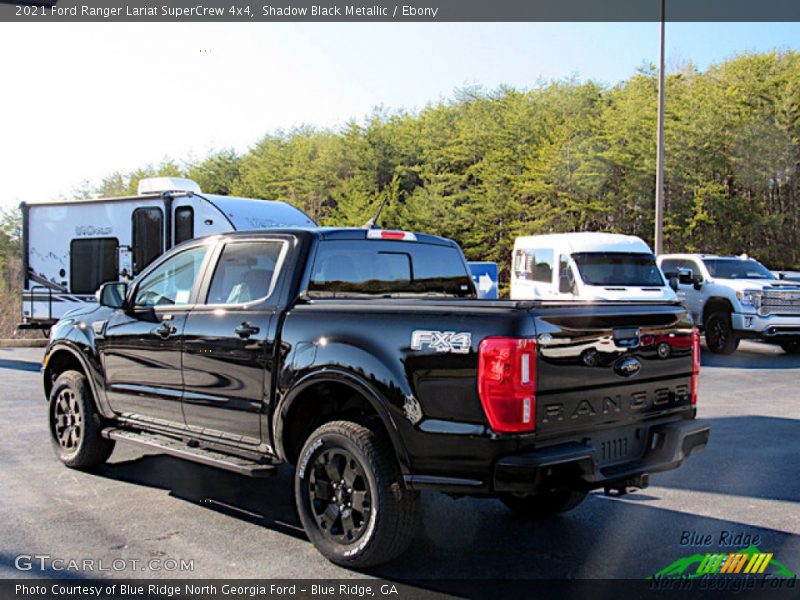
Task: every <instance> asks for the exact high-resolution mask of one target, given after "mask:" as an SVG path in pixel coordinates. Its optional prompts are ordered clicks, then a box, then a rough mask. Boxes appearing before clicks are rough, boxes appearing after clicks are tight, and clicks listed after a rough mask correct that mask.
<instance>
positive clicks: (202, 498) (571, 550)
mask: <svg viewBox="0 0 800 600" xmlns="http://www.w3.org/2000/svg"><path fill="white" fill-rule="evenodd" d="M710 421H711V425H712V436H711V441H710V443H709V447H708V448H707V449H706V450H705V451H704V452H702V453H700V454H699V455H697V456H694V457H692V458H690V459H689V460H688V461H687V463H686V464H685V465H684V466H683V467H682V468H681V469H679V470H677V471H673V472H670V473H664V474H658V475H655V476H654V477H653V481H652V485H653V486H654V487H653V488H651V489H650V490H647V491H645V492H644V493H640V494H635V495H631V496H627V497H624V498H623V499H622V500H617V499H611V498H606V497H604V496H603V495H602V494H598V493H593V494H591V495H590V496H589V498H588V499H587V500H586V502H584V503H583V504H582V505H581V506H580V507H578V508H577V509H576V510H574V511H573V512H571V513H569V514H568V515H562V516H557V517H553V518H549V519H543V520H540V521H529V520H524V519H521V518H518V517H516V516H515V515H513V514H512V513H511V512H510V511H508V510H507V509H506V508H505V507H504V506H503V505H502V504H501V503H500V502H498V501H496V500H487V499H473V498H463V499H460V500H453V499H451V498H449V497H447V496H444V495H442V494H435V493H425V494H423V519H422V526H421V528H420V531H419V532H418V533H417V536H416V538H415V540H414V542H413V545H412V550H411V551H409V552H408V553H406V554H405V555H404V556H403V557H402V558H401V559H399V560H397V561H395V562H393V563H391V564H388V565H384V566H381V567H379V568H375V569H370V570H368V571H367V574H369V575H374V576H376V577H381V578H385V579H389V580H391V581H395V582H398V583H402V584H404V585H410V586H416V587H421V588H423V589H429V590H433V591H441V592H447V593H456V594H462V593H465V594H466V595H467V596H468V597H469V596H470V595H471V594H470V589H469V585H470V584H469V583H468V582H467V583H465V582H464V581H463V580H469V579H476V578H480V579H502V580H514V579H530V578H551V579H552V578H635V579H641V578H643V577H646V576H648V575H651V574H653V573H655V572H657V571H659V570H661V569H663V568H665V567H667V566H668V565H670V564H671V563H672V562H673V561H675V560H678V559H679V558H682V557H685V556H689V555H692V554H694V553H696V552H700V553H705V552H712V551H716V552H725V550H726V549H725V548H722V547H720V546H719V545H718V540H717V538H719V536H720V535H721V534H722V532H726V531H729V532H734V534H736V533H742V534H746V535H749V536H750V538H751V539H752V538H753V536H756V535H757V536H758V537H759V539H758V541H757V542H756V543H755V545H757V546H758V547H759V548H760V549H761V550H762V551H764V552H773V553H774V554H775V559H776V560H780V561H781V562H782V563H783V564H785V565H787V567H789V568H790V569H793V570H797V569H798V568H800V536H798V535H794V534H792V533H787V532H785V531H778V530H774V529H769V528H766V527H758V526H754V525H752V524H750V519H749V515H751V514H758V511H760V510H761V509H760V508H758V507H756V508H755V509H753V508H752V507H751V508H741V509H739V508H736V507H735V506H734V507H731V508H730V509H729V510H727V512H726V515H729V516H730V518H729V519H717V518H711V517H706V516H702V515H697V514H694V513H693V512H692V508H691V504H690V505H688V506H687V507H686V509H685V510H684V509H681V510H675V509H674V507H675V505H676V503H677V505H678V506H681V504H680V503H681V502H683V500H681V499H676V498H671V499H670V500H669V502H670V507H669V508H667V507H662V506H659V505H658V504H657V503H658V502H660V501H661V499H662V493H663V492H661V493H660V492H659V489H658V488H673V489H680V490H691V491H696V492H698V491H699V492H706V493H712V494H723V495H736V496H744V497H752V498H758V499H770V500H780V501H783V502H797V501H799V500H800V483H798V481H796V480H794V479H793V478H792V477H787V473H788V472H789V471H790V470H791V469H790V468H788V469H787V457H789V456H793V455H796V452H790V451H789V450H787V446H785V445H783V444H786V443H792V444H794V443H797V444H800V421H798V420H793V419H778V418H769V417H731V418H719V419H710ZM743 431H746V432H748V434H747V437H746V439H743V438H742V432H743ZM96 474H98V475H101V476H104V477H109V478H112V479H115V480H119V481H125V482H130V483H133V484H136V485H145V486H150V487H155V488H160V489H164V490H167V491H168V492H169V494H170V495H171V496H174V497H176V498H180V499H183V500H186V501H188V502H192V503H195V504H199V505H201V506H204V507H207V508H208V509H209V510H214V511H216V512H219V513H223V514H226V515H228V516H231V517H234V518H236V519H240V520H242V521H244V522H247V523H252V524H254V525H256V526H260V527H265V528H268V529H270V530H273V531H277V532H279V533H282V534H285V535H289V536H292V537H293V538H296V539H300V540H307V538H306V536H305V533H304V532H303V529H302V527H301V525H300V522H299V519H298V518H297V514H296V511H295V507H294V498H293V489H292V488H293V469H292V468H291V467H288V466H287V467H280V468H279V469H278V471H277V474H276V475H275V476H274V477H271V478H267V479H250V478H246V477H242V476H240V475H236V474H233V473H228V472H225V471H220V470H217V469H214V468H211V467H206V466H203V465H199V464H195V463H189V462H185V461H182V460H179V459H176V458H172V457H169V456H165V455H153V454H148V455H143V456H140V457H138V458H135V459H133V460H125V461H122V462H117V463H109V464H107V465H105V466H104V467H102V468H101V469H99V470H98V471H96ZM705 501H706V500H705V499H703V498H701V499H699V500H698V499H697V498H695V499H692V500H691V502H692V503H694V504H696V503H697V502H705ZM776 510H782V508H781V507H780V506H777V507H776ZM752 511H756V512H755V513H753V512H752ZM787 518H788V515H787ZM756 522H758V520H757V519H756ZM683 532H698V533H700V534H703V535H705V534H710V535H711V536H712V538H714V540H715V541H714V546H713V547H710V548H697V547H687V546H683V545H681V536H682V534H683ZM747 545H749V544H748V543H743V544H742V546H736V547H731V548H729V549H728V551H733V550H738V549H739V548H740V547H746V546H747ZM342 575H343V576H345V575H346V576H352V574H351V573H350V574H348V573H347V572H345V571H342ZM472 592H473V593H474V590H472Z"/></svg>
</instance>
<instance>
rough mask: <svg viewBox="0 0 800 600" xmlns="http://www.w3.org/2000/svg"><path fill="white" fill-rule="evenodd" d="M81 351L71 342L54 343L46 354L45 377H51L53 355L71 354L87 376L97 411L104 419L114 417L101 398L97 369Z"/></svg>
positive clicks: (103, 397)
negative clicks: (96, 376)
mask: <svg viewBox="0 0 800 600" xmlns="http://www.w3.org/2000/svg"><path fill="white" fill-rule="evenodd" d="M85 348H86V349H88V348H89V346H86V347H85ZM81 350H82V348H81V347H80V346H79V345H77V344H75V343H74V342H72V341H70V340H58V341H56V342H54V343H53V344H52V345H51V346H50V347H48V348H47V351H46V352H45V356H46V357H47V365H46V366H45V367H44V368H43V375H44V377H47V376H48V375H49V373H50V360H51V359H52V357H53V355H55V354H60V353H61V352H67V353H68V354H71V355H72V357H73V358H75V359H76V360H77V361H78V363H79V364H80V365H81V368H82V369H83V374H84V375H85V376H86V379H87V380H88V382H89V388H90V389H91V390H92V397H93V399H94V403H95V406H96V407H97V410H98V411H99V412H100V414H102V415H103V416H104V417H110V416H112V415H113V411H111V409H110V407H109V406H108V404H107V402H106V400H105V396H102V397H101V395H100V394H99V393H98V387H97V380H96V378H95V375H96V369H95V368H94V367H93V366H92V365H91V363H90V362H89V361H88V360H87V359H86V356H84V353H83V352H81ZM43 383H44V384H45V385H46V381H43ZM45 400H47V401H49V400H50V399H49V398H48V397H47V394H45Z"/></svg>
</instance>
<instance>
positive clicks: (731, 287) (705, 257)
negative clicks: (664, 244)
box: [658, 254, 800, 354]
mask: <svg viewBox="0 0 800 600" xmlns="http://www.w3.org/2000/svg"><path fill="white" fill-rule="evenodd" d="M658 266H659V267H661V270H662V271H663V272H664V275H665V276H666V277H667V279H668V280H669V282H670V286H672V288H673V289H674V290H675V291H676V292H677V294H678V298H679V299H680V300H681V301H682V302H683V303H684V305H685V306H686V307H687V308H688V309H689V311H690V312H691V313H692V317H694V319H695V322H696V323H699V324H702V327H703V329H704V331H705V336H706V344H707V346H708V349H709V350H711V351H712V352H717V353H720V354H730V353H732V352H734V351H735V350H736V348H737V347H738V346H739V340H740V339H743V338H757V339H761V340H764V341H767V342H771V343H773V344H779V345H780V346H781V347H782V348H783V349H784V350H785V351H786V352H788V353H790V354H797V353H800V282H797V281H789V280H782V279H779V278H777V277H776V276H775V275H774V274H773V273H771V272H770V271H769V270H768V269H767V268H766V267H764V265H762V264H761V263H759V262H758V261H756V260H753V259H752V258H747V257H746V256H741V257H739V256H715V255H711V254H665V255H662V256H660V257H659V258H658Z"/></svg>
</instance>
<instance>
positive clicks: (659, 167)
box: [654, 0, 666, 254]
mask: <svg viewBox="0 0 800 600" xmlns="http://www.w3.org/2000/svg"><path fill="white" fill-rule="evenodd" d="M665 3H666V0H661V57H660V61H659V65H658V132H657V133H656V146H657V147H658V150H657V152H658V154H657V156H656V218H655V221H656V235H655V244H654V245H655V251H656V254H661V252H662V251H663V250H664V231H663V228H664V18H665V15H664V9H665Z"/></svg>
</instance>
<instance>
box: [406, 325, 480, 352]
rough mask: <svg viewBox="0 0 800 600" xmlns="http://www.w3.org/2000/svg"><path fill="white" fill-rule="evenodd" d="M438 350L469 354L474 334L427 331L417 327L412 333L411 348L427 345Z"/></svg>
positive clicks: (418, 348) (421, 347) (420, 348)
mask: <svg viewBox="0 0 800 600" xmlns="http://www.w3.org/2000/svg"><path fill="white" fill-rule="evenodd" d="M426 346H427V347H428V348H431V349H432V350H436V351H437V352H454V353H456V354H467V353H468V352H469V350H470V348H472V334H471V333H470V332H468V331H459V332H456V331H426V330H422V329H417V330H416V331H414V332H413V333H412V334H411V349H412V350H422V349H423V348H425V347H426Z"/></svg>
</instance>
